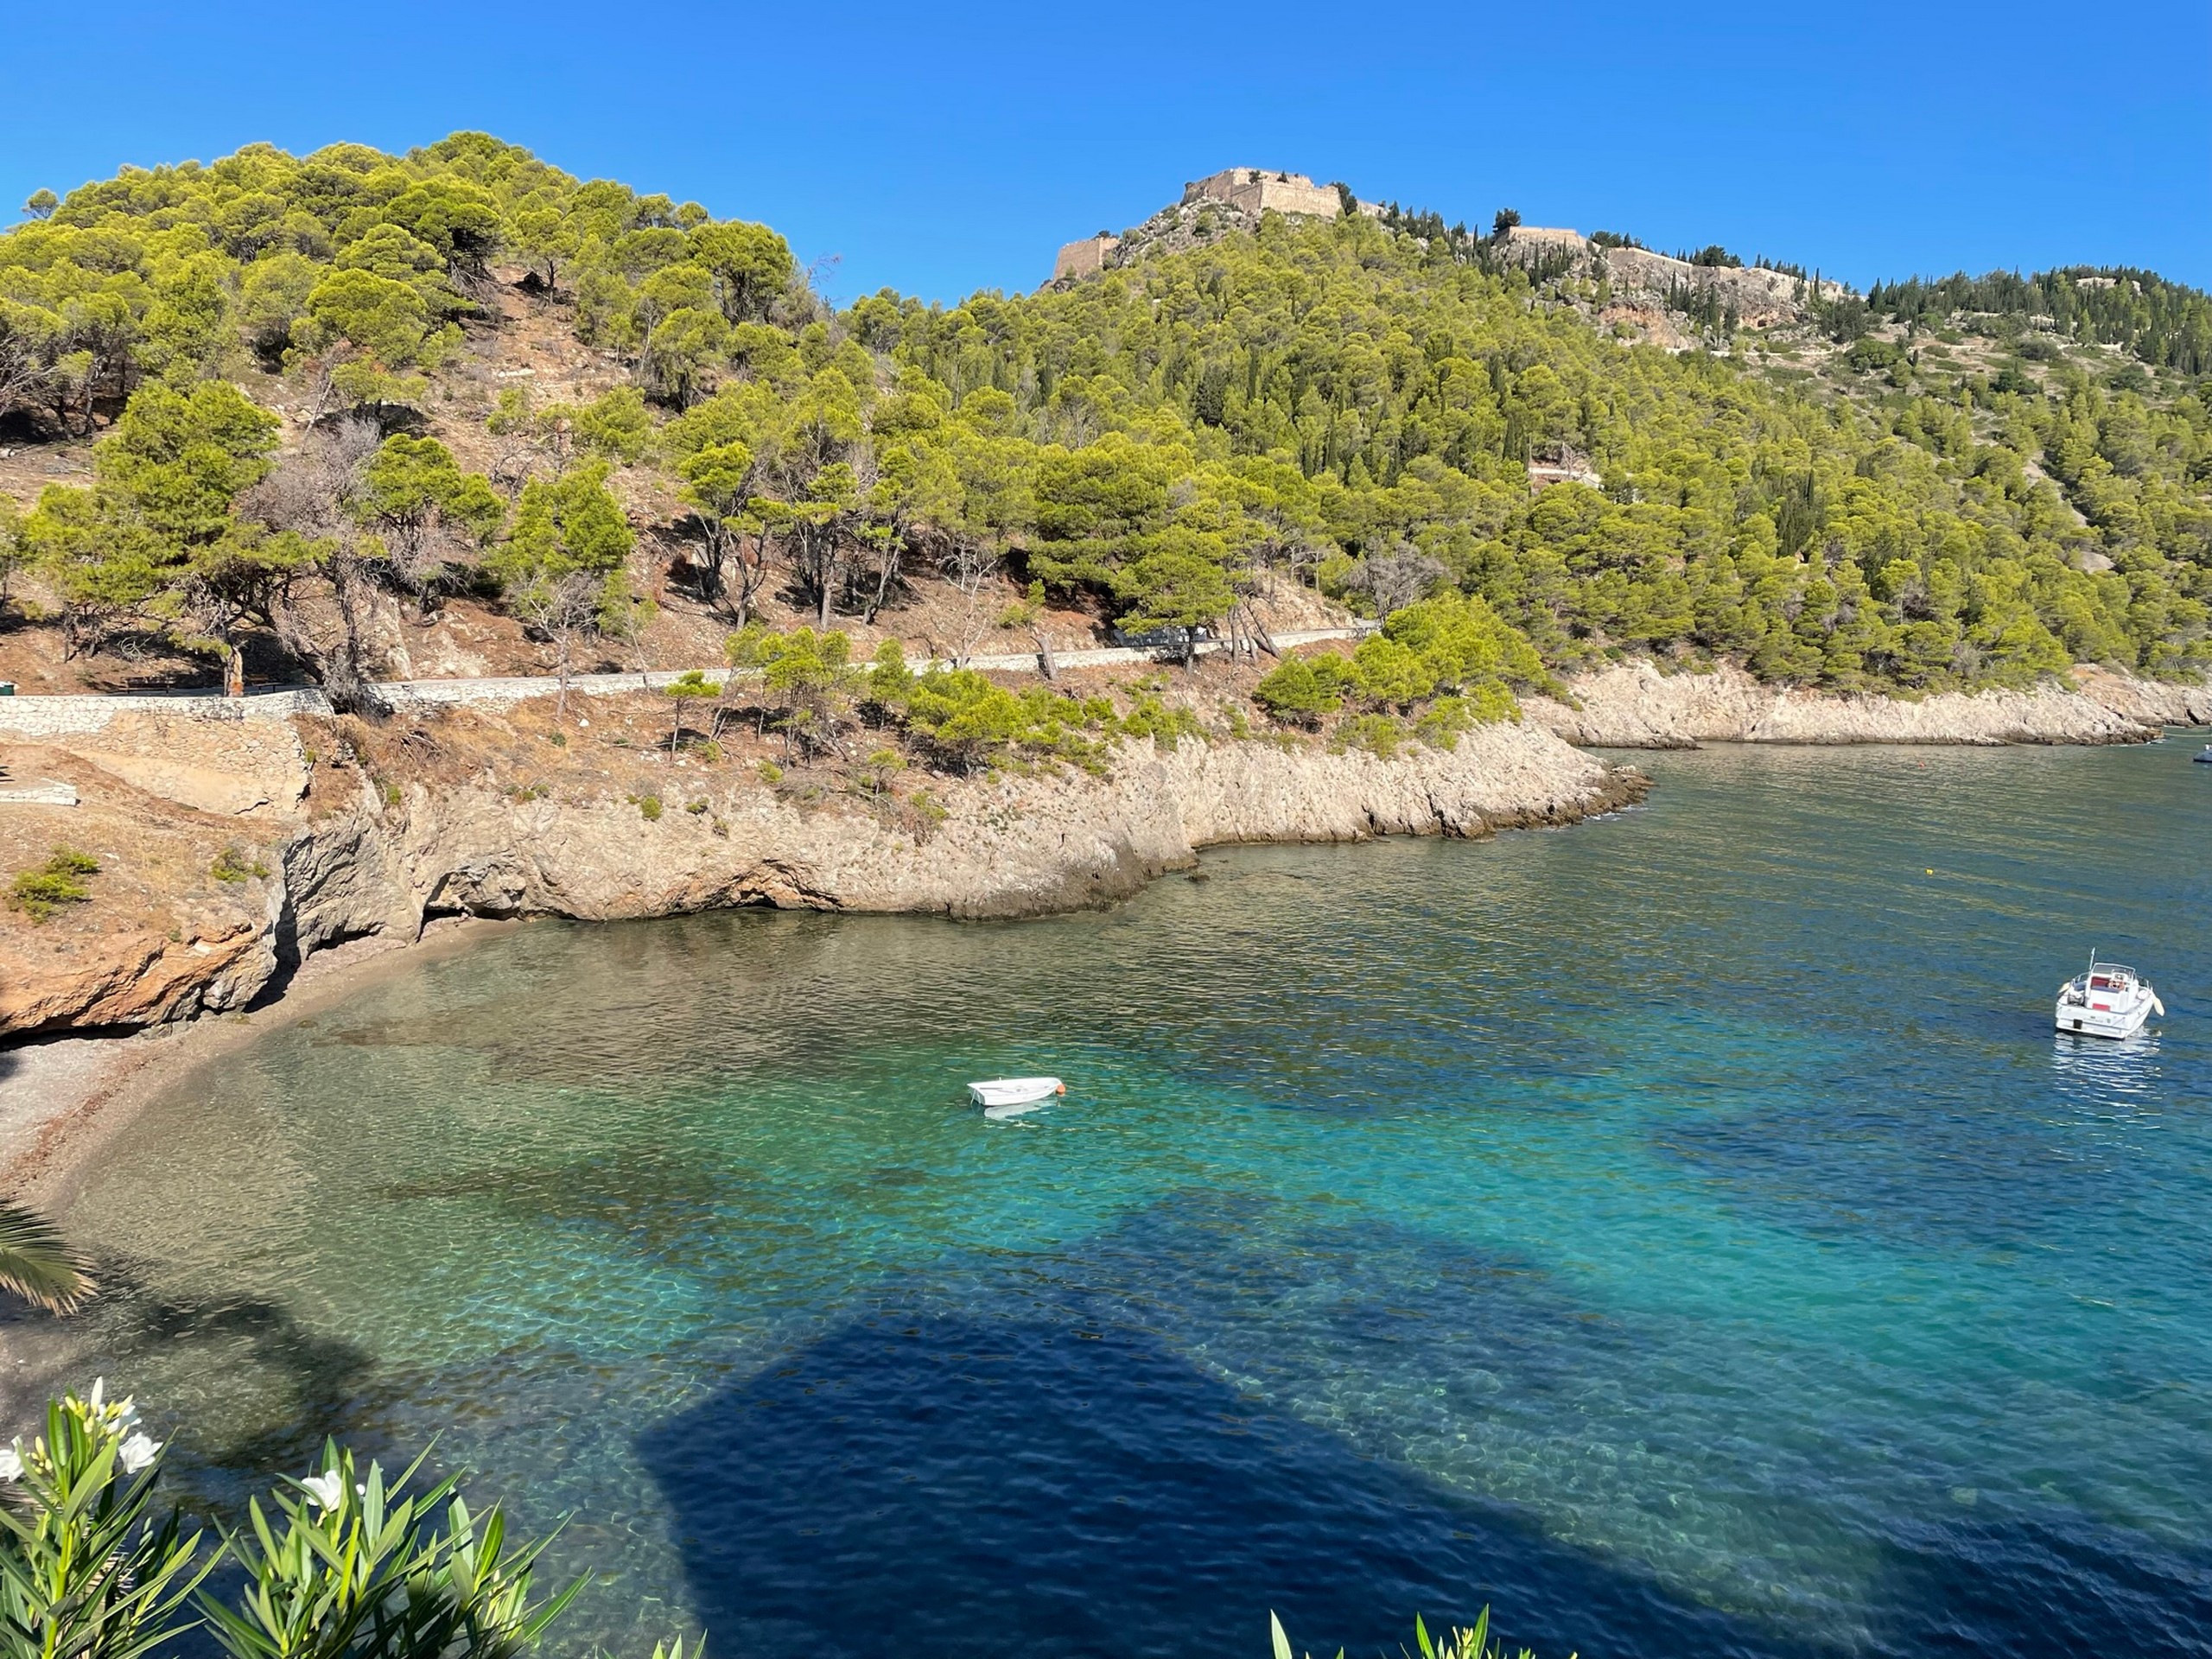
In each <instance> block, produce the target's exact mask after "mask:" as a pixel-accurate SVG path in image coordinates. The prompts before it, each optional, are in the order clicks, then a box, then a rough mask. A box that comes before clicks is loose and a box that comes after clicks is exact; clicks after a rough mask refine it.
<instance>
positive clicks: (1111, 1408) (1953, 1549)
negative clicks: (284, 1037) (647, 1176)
mask: <svg viewBox="0 0 2212 1659" xmlns="http://www.w3.org/2000/svg"><path fill="white" fill-rule="evenodd" d="M638 1450H639V1455H640V1459H641V1461H642V1462H643V1464H644V1465H645V1469H646V1470H647V1471H648V1472H649V1473H650V1474H651V1475H652V1478H653V1479H654V1480H655V1481H656V1482H657V1483H658V1486H659V1488H660V1491H661V1493H662V1495H663V1497H664V1499H665V1500H666V1502H667V1503H668V1504H669V1506H670V1508H671V1510H672V1512H673V1515H672V1524H671V1535H672V1537H673V1539H674V1541H675V1542H676V1545H677V1548H678V1550H679V1552H680V1554H681V1559H682V1563H683V1573H684V1575H685V1578H686V1580H687V1583H688V1587H689V1591H690V1595H689V1600H690V1607H691V1609H692V1611H694V1612H695V1613H696V1616H697V1618H698V1619H699V1620H700V1622H701V1624H702V1625H703V1626H704V1627H705V1629H706V1630H707V1632H708V1634H709V1639H710V1640H711V1641H712V1642H713V1643H715V1645H716V1646H718V1647H719V1648H721V1649H722V1650H723V1651H734V1652H742V1653H747V1654H753V1655H760V1656H772V1655H785V1654H792V1655H796V1654H801V1653H804V1654H810V1655H816V1654H823V1653H839V1652H845V1651H859V1650H861V1649H863V1648H866V1649H884V1650H891V1651H896V1652H899V1653H905V1654H912V1655H916V1656H928V1655H935V1654H944V1655H952V1654H956V1653H957V1654H960V1655H963V1656H989V1655H993V1654H1005V1655H1007V1656H1013V1655H1017V1654H1019V1655H1029V1654H1033V1653H1037V1652H1084V1653H1104V1652H1113V1653H1117V1654H1131V1655H1154V1654H1156V1655H1171V1654H1172V1655H1181V1654H1189V1653H1200V1652H1209V1651H1218V1652H1223V1653H1236V1652H1259V1651H1263V1650H1264V1646H1263V1644H1264V1642H1265V1618H1266V1616H1267V1613H1268V1611H1269V1610H1270V1609H1273V1610H1274V1611H1277V1612H1279V1613H1280V1614H1281V1616H1282V1618H1283V1621H1284V1624H1286V1626H1287V1628H1288V1629H1289V1630H1291V1632H1292V1633H1293V1635H1294V1637H1295V1639H1296V1641H1297V1643H1298V1645H1299V1647H1300V1650H1304V1649H1306V1648H1308V1647H1310V1648H1311V1649H1313V1651H1314V1652H1317V1653H1327V1652H1331V1651H1332V1650H1334V1649H1337V1648H1338V1647H1339V1646H1342V1647H1343V1649H1344V1651H1345V1652H1347V1653H1348V1654H1351V1655H1355V1656H1357V1655H1365V1654H1375V1653H1395V1652H1397V1651H1399V1650H1400V1649H1401V1648H1402V1646H1403V1645H1404V1644H1405V1643H1406V1642H1407V1640H1408V1636H1409V1632H1410V1627H1411V1624H1412V1620H1413V1617H1414V1614H1415V1613H1416V1612H1418V1613H1421V1614H1422V1615H1423V1616H1424V1617H1425V1618H1427V1620H1428V1622H1429V1624H1430V1625H1431V1627H1432V1628H1434V1627H1435V1626H1436V1625H1437V1624H1439V1623H1440V1622H1442V1621H1445V1620H1448V1619H1452V1618H1458V1619H1461V1620H1464V1619H1465V1618H1469V1617H1470V1616H1471V1615H1472V1614H1473V1613H1474V1612H1475V1611H1478V1608H1479V1607H1480V1606H1481V1605H1482V1604H1483V1603H1484V1602H1485V1601H1487V1602H1490V1603H1492V1604H1494V1605H1495V1606H1496V1608H1497V1615H1498V1622H1499V1624H1500V1625H1501V1627H1502V1628H1503V1633H1504V1636H1505V1637H1506V1639H1507V1640H1509V1641H1510V1642H1511V1643H1522V1642H1526V1643H1529V1644H1530V1645H1531V1646H1533V1647H1535V1649H1536V1650H1537V1651H1538V1652H1539V1653H1540V1654H1541V1655H1544V1656H1547V1659H1559V1656H1563V1655H1566V1654H1568V1653H1570V1652H1573V1651H1576V1650H1580V1651H1581V1652H1584V1653H1592V1654H1603V1653H1639V1654H1645V1655H1686V1656H1687V1655H1693V1654H1694V1655H1699V1656H1710V1655H1721V1654H1727V1655H1744V1656H1754V1655H1756V1656H1795V1655H1805V1656H1810V1655H1814V1654H1827V1653H1833V1652H1839V1651H1858V1652H1862V1653H1868V1652H1871V1653H1879V1654H1896V1655H1900V1656H1904V1655H1912V1656H1926V1655H1929V1654H1938V1653H1959V1654H1967V1653H1972V1654H1977V1655H1990V1654H2012V1653H2018V1654H2021V1655H2026V1654H2028V1653H2030V1652H2043V1651H2046V1650H2056V1651H2062V1652H2070V1651H2083V1652H2088V1651H2114V1650H2126V1651H2139V1652H2148V1651H2159V1652H2170V1653H2204V1652H2208V1651H2212V1647H2208V1645H2207V1643H2206V1641H2205V1638H2204V1634H2203V1633H2204V1632H2205V1631H2206V1630H2212V1552H2202V1551H2200V1552H2197V1553H2196V1554H2195V1555H2194V1556H2192V1557H2190V1558H2183V1557H2180V1556H2177V1555H2173V1554H2162V1553H2159V1552H2150V1553H2147V1554H2146V1553H2145V1552H2142V1551H2141V1550H2139V1548H2135V1546H2134V1545H2133V1542H2132V1541H2131V1544H2130V1547H2129V1548H2127V1549H2126V1550H2120V1549H2117V1548H2115V1546H2116V1544H2117V1542H2118V1541H2117V1540H2115V1539H2114V1538H2113V1536H2112V1535H2110V1534H2109V1533H2108V1532H2105V1531H2102V1530H2101V1529H2098V1528H2096V1527H2095V1526H2094V1525H2093V1524H2086V1523H2085V1524H2083V1525H2081V1526H2079V1527H2069V1525H2068V1524H2067V1523H2066V1522H2064V1521H2063V1519H2057V1518H2054V1519H2049V1520H2044V1521H2037V1520H2012V1519H2008V1520H1993V1521H1987V1522H1983V1521H1976V1520H1963V1521H1961V1522H1955V1523H1950V1524H1947V1525H1942V1526H1937V1527H1929V1528H1928V1529H1925V1530H1924V1531H1923V1532H1922V1533H1920V1534H1918V1535H1901V1536H1897V1537H1895V1538H1893V1539H1892V1540H1891V1541H1890V1542H1889V1544H1888V1545H1887V1546H1886V1547H1885V1548H1884V1549H1883V1551H1882V1552H1881V1555H1880V1560H1879V1567H1878V1572H1877V1574H1876V1582H1875V1584H1874V1585H1873V1586H1872V1590H1873V1594H1872V1598H1871V1605H1870V1607H1869V1610H1868V1618H1869V1624H1870V1626H1871V1628H1868V1629H1866V1630H1862V1631H1860V1632H1859V1633H1858V1639H1857V1640H1853V1641H1847V1642H1846V1643H1841V1644H1840V1645H1837V1646H1830V1645H1828V1644H1827V1643H1815V1642H1809V1641H1807V1640H1805V1639H1803V1638H1802V1637H1791V1636H1789V1635H1788V1634H1786V1633H1782V1632H1778V1631H1777V1630H1774V1629H1773V1628H1771V1627H1770V1626H1767V1625H1765V1624H1762V1623H1761V1622H1759V1621H1758V1620H1755V1619H1752V1618H1745V1617H1741V1616H1734V1615H1730V1614H1727V1613H1724V1612H1721V1611H1716V1610H1714V1609H1712V1608H1709V1607H1704V1606H1700V1605H1696V1604H1694V1602H1691V1601H1688V1600H1685V1599H1682V1598H1681V1597H1680V1596H1677V1595H1673V1594H1670V1593H1669V1592H1667V1591H1665V1590H1663V1589H1662V1588H1661V1587H1660V1586H1657V1585H1656V1584H1655V1583H1653V1582H1652V1581H1651V1580H1649V1579H1648V1578H1645V1577H1643V1576H1641V1575H1640V1574H1638V1573H1637V1572H1636V1571H1635V1570H1634V1569H1633V1568H1631V1567H1624V1566H1623V1565H1621V1564H1619V1563H1618V1562H1613V1561H1609V1560H1605V1559H1604V1558H1602V1557H1600V1556H1598V1555H1594V1554H1591V1553H1588V1552H1586V1551H1583V1550H1580V1549H1577V1548H1573V1547H1572V1546H1570V1545H1566V1544H1562V1543H1559V1542H1557V1541H1552V1540H1549V1539H1547V1538H1545V1537H1543V1536H1542V1535H1541V1534H1540V1533H1539V1532H1538V1530H1537V1529H1535V1527H1534V1526H1533V1525H1532V1524H1531V1523H1530V1522H1529V1521H1528V1520H1527V1519H1526V1518H1525V1517H1523V1516H1520V1515H1518V1514H1516V1512H1514V1511H1513V1510H1510V1509H1505V1508H1502V1507H1498V1506H1493V1505H1487V1504H1484V1503H1480V1502H1470V1501H1468V1500H1467V1499H1465V1497H1461V1496H1457V1495H1453V1494H1451V1493H1447V1492H1445V1491H1440V1490H1439V1489H1438V1488H1437V1487H1435V1486H1433V1484H1430V1483H1428V1482H1427V1481H1426V1480H1424V1479H1422V1478H1420V1477H1419V1476H1417V1475H1415V1474H1413V1473H1411V1472H1409V1471H1406V1470H1404V1469H1403V1468H1402V1467H1400V1466H1396V1465H1391V1464H1389V1463H1386V1462H1383V1461H1382V1460H1379V1459H1372V1458H1368V1457H1363V1456H1362V1455H1360V1454H1359V1453H1358V1452H1357V1451H1356V1450H1355V1449H1354V1448H1353V1447H1352V1446H1351V1445H1349V1444H1348V1443H1347V1442H1345V1441H1344V1440H1340V1439H1339V1438H1338V1437H1337V1436H1335V1435H1334V1434H1332V1433H1329V1432H1328V1431H1326V1430H1325V1429H1322V1428H1319V1427H1314V1426H1312V1425H1309V1424H1306V1423H1304V1422H1300V1421H1296V1420H1294V1419H1291V1418H1288V1417H1286V1416H1283V1415H1281V1414H1276V1413H1274V1412H1272V1411H1269V1410H1268V1409H1267V1408H1264V1407H1262V1406H1257V1405H1255V1402H1253V1401H1252V1400H1251V1399H1249V1397H1247V1396H1244V1395H1240V1394H1239V1393H1238V1392H1237V1391H1236V1389H1234V1388H1232V1387H1230V1386H1229V1385H1227V1384H1225V1383H1223V1382H1221V1381H1219V1380H1217V1379H1216V1378H1214V1377H1211V1376H1207V1375H1205V1374H1204V1373H1202V1372H1200V1371H1199V1370H1196V1369H1194V1368H1193V1367H1192V1366H1191V1365H1190V1364H1189V1363H1186V1362H1185V1360H1183V1359H1182V1358H1181V1357H1179V1356H1178V1355H1177V1354H1176V1353H1174V1352H1173V1351H1171V1350H1170V1349H1169V1348H1168V1347H1167V1346H1166V1344H1162V1343H1161V1342H1160V1341H1158V1340H1157V1339H1155V1338H1151V1337H1149V1336H1148V1335H1147V1334H1145V1333H1143V1332H1134V1331H1130V1330H1128V1329H1126V1328H1122V1329H1116V1328H1111V1327H1107V1328H1101V1329H1097V1330H1084V1329H1080V1328H1073V1327H1070V1326H1067V1325H1058V1324H1051V1323H1044V1322H1039V1321H1038V1320H1035V1319H1027V1318H1010V1319H995V1318H992V1317H989V1316H988V1314H985V1315H982V1316H980V1317H979V1316H977V1315H976V1314H975V1313H954V1314H950V1315H947V1314H942V1313H933V1312H925V1311H903V1312H902V1311H899V1310H893V1309H887V1310H885V1311H883V1312H882V1313H879V1314H878V1315H876V1316H874V1317H872V1318H867V1319H859V1320H855V1321H854V1322H852V1323H850V1324H848V1325H843V1326H842V1327H840V1328H838V1329H836V1330H834V1331H832V1332H829V1333H827V1334H825V1335H824V1336H823V1337H822V1338H820V1339H819V1340H817V1341H816V1342H814V1343H812V1344H809V1345H808V1346H806V1347H804V1348H802V1349H798V1350H795V1351H792V1352H791V1353H790V1354H789V1355H788V1357H786V1359H785V1363H782V1364H780V1365H779V1366H777V1367H775V1368H773V1369H772V1370H768V1371H765V1372H763V1373H761V1374H760V1375H759V1376H754V1377H752V1378H749V1379H747V1380H745V1381H743V1382H741V1383H734V1384H732V1385H730V1386H728V1387H726V1388H724V1389H721V1390H720V1391H719V1392H717V1393H715V1395H711V1396H710V1397H709V1398H707V1399H706V1400H704V1401H702V1402H701V1403H699V1404H698V1405H696V1406H695V1407H694V1408H691V1409H690V1410H688V1411H686V1412H684V1413H683V1414H680V1415H679V1416H677V1417H676V1418H673V1419H671V1420H670V1421H666V1422H665V1423H664V1424H662V1425H660V1426H658V1427H656V1428H654V1429H652V1430H651V1431H649V1432H648V1433H645V1435H643V1436H642V1437H640V1439H639V1443H638ZM831 1452H833V1453H834V1455H831V1456H828V1457H825V1453H831ZM826 1464H829V1465H834V1468H835V1474H834V1477H833V1478H826V1479H825V1478H823V1477H824V1474H825V1465H826ZM1077 1471H1079V1475H1078V1474H1077ZM1071 1476H1075V1477H1077V1478H1071ZM863 1610H864V1611H863Z"/></svg>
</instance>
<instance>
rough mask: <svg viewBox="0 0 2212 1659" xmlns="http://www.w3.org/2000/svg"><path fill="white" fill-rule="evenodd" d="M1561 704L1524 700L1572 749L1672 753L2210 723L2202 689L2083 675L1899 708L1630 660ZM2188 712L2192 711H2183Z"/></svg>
mask: <svg viewBox="0 0 2212 1659" xmlns="http://www.w3.org/2000/svg"><path fill="white" fill-rule="evenodd" d="M1568 690H1569V693H1570V697H1569V699H1568V700H1565V701H1560V700H1554V699H1552V698H1548V697H1531V698H1529V699H1526V700H1525V707H1526V711H1527V715H1528V718H1529V719H1530V720H1532V721H1535V722H1536V723H1538V724H1539V725H1541V726H1544V727H1546V728H1549V729H1550V730H1551V731H1553V732H1554V733H1556V734H1558V735H1560V737H1563V738H1565V739H1566V740H1567V741H1568V742H1570V743H1582V744H1591V745H1595V746H1599V747H1618V748H1642V749H1678V748H1689V747H1694V746H1695V745H1697V744H1699V743H1709V742H1727V743H1954V744H2003V743H2143V742H2148V741H2151V740H2152V739H2153V738H2155V737H2157V736H2158V734H2159V731H2158V728H2159V726H2160V725H2161V724H2162V723H2168V722H2171V723H2175V724H2188V723H2190V722H2192V721H2199V720H2202V719H2205V718H2207V717H2208V715H2212V699H2209V697H2208V693H2207V692H2206V691H2205V690H2203V689H2202V688H2199V687H2181V686H2169V685H2165V684H2163V683H2156V682H2152V681H2145V680H2137V679H2133V678H2132V677H2123V676H2120V675H2114V674H2111V673H2107V672H2105V671H2085V672H2084V673H2083V674H2082V675H2081V676H2080V677H2079V679H2078V683H2076V684H2075V686H2072V687H2069V686H2066V685H2062V684H2060V683H2056V682H2055V681H2054V682H2050V683H2045V684H2044V685H2041V686H2038V687H2037V688H2036V689H2035V690H2031V691H2008V690H1988V691H1977V692H1973V693H1967V692H1956V691H1953V692H1944V693H1942V694H1940V695H1937V696H1927V697H1921V698H1917V699H1913V700H1907V699H1904V698H1901V697H1885V696H1836V695H1834V694H1830V693H1825V692H1819V691H1812V690H1804V689H1802V688H1796V687H1780V686H1773V685H1768V684H1765V683H1762V682H1760V681H1758V680H1755V679H1753V678H1752V677H1751V676H1750V675H1749V674H1747V673H1745V671H1743V670H1741V669H1739V668H1732V667H1726V666H1723V667H1719V668H1716V669H1714V670H1713V671H1711V672H1709V673H1702V674H1700V673H1692V672H1689V671H1687V670H1683V671H1675V672H1673V673H1665V672H1662V671H1661V670H1660V669H1659V668H1658V667H1657V666H1656V664H1652V663H1649V662H1638V663H1629V664H1620V665H1618V666H1616V667H1612V668H1608V669H1606V670H1605V671H1602V672H1600V673H1597V674H1590V675H1584V676H1580V677H1577V678H1575V679H1574V680H1573V681H1571V682H1570V683H1569V685H1568ZM2192 711H2193V712H2192Z"/></svg>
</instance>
